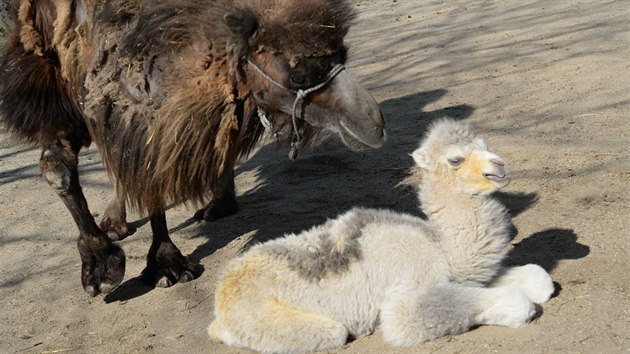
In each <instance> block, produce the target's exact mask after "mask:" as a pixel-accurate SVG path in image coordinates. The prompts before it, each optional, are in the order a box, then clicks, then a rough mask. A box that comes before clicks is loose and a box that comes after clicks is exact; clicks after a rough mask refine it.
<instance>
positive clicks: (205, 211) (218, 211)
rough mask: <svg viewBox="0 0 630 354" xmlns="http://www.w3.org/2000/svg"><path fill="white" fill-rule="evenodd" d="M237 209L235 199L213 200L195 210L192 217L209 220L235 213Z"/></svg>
mask: <svg viewBox="0 0 630 354" xmlns="http://www.w3.org/2000/svg"><path fill="white" fill-rule="evenodd" d="M237 211H238V204H237V203H236V199H231V198H229V199H223V200H216V201H215V200H213V201H211V202H210V203H208V205H206V206H205V207H203V208H201V209H199V210H197V212H195V215H194V216H193V218H194V219H196V220H205V221H208V222H211V221H216V220H219V219H221V218H224V217H226V216H230V215H233V214H236V212H237Z"/></svg>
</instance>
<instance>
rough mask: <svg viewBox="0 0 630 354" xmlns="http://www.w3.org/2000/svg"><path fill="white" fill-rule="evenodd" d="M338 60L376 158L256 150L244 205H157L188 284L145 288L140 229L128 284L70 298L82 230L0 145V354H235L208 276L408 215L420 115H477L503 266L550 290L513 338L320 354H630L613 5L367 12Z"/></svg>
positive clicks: (466, 338)
mask: <svg viewBox="0 0 630 354" xmlns="http://www.w3.org/2000/svg"><path fill="white" fill-rule="evenodd" d="M358 9H359V11H360V16H359V18H358V20H357V23H356V26H355V27H354V28H353V29H352V31H351V33H350V35H349V38H348V42H349V44H350V46H351V51H350V62H349V65H348V66H349V68H350V69H351V70H352V71H354V72H355V73H356V74H357V76H358V77H359V78H360V80H361V81H362V82H363V84H364V85H365V86H366V87H367V88H368V89H369V90H370V91H371V92H372V93H373V94H374V95H375V97H376V98H377V99H378V100H379V102H382V110H383V113H384V114H385V116H386V119H387V124H388V133H389V141H388V143H387V144H386V146H385V147H383V148H382V149H379V150H373V151H368V152H363V153H354V152H350V151H348V150H347V149H346V148H344V147H343V146H342V145H341V144H340V143H338V142H330V143H327V144H325V145H323V146H321V147H318V148H317V149H315V150H312V151H310V152H309V153H307V154H305V155H304V156H302V157H301V158H300V159H299V160H298V161H295V162H291V161H289V160H288V159H287V158H286V154H287V149H286V148H280V149H277V148H276V147H275V146H267V147H264V148H263V149H261V150H260V151H259V152H258V153H257V154H256V155H255V156H254V157H253V158H252V159H250V160H249V161H247V162H246V163H243V164H242V165H240V166H239V168H238V171H237V173H238V176H237V179H236V182H237V188H238V192H239V195H240V203H241V211H240V212H239V213H238V214H237V215H234V216H231V217H228V218H226V219H223V220H220V221H218V222H215V223H195V222H193V221H192V220H191V219H190V216H191V215H192V213H193V210H192V209H187V208H186V207H183V206H182V207H177V208H173V209H171V210H169V212H168V214H167V215H168V221H169V224H170V227H171V230H172V236H173V239H174V240H175V242H176V243H177V244H178V246H179V247H180V248H181V249H182V251H183V252H184V253H186V254H190V256H191V257H192V258H194V259H196V260H198V261H199V262H201V264H203V265H204V266H205V269H206V271H205V272H204V273H203V275H202V276H201V277H200V278H199V279H198V280H195V281H193V282H190V283H187V284H179V285H177V286H174V287H171V288H168V289H150V288H147V287H145V286H143V285H142V284H141V283H140V282H139V281H138V280H137V279H136V277H137V276H138V274H139V273H140V271H141V270H142V268H143V267H144V257H145V254H146V251H147V250H148V247H149V244H150V227H149V225H148V224H147V220H146V219H145V218H144V217H143V216H142V215H133V214H132V215H131V217H130V220H131V221H133V222H134V225H136V226H138V227H139V229H138V231H137V233H136V234H135V235H133V236H132V237H130V238H128V239H126V240H124V241H123V242H122V246H123V247H124V249H125V251H126V254H127V257H128V258H127V259H128V261H127V262H128V265H127V274H126V278H125V280H124V282H123V284H122V285H121V286H120V287H119V288H118V289H116V290H115V291H114V292H113V293H111V294H109V295H107V296H104V297H103V296H99V297H96V298H90V297H89V296H88V295H86V294H85V293H84V292H83V290H82V289H81V285H80V280H79V272H80V263H79V258H78V253H77V249H76V241H75V239H76V236H77V231H76V229H75V225H74V224H73V223H72V220H71V218H70V215H69V213H68V212H67V211H66V209H65V207H64V206H63V204H62V203H61V201H60V200H59V199H58V197H57V196H56V195H55V194H54V192H53V191H52V190H50V189H49V188H48V187H47V186H46V184H45V183H44V182H43V180H42V178H41V176H40V174H39V170H38V167H37V161H38V158H39V151H38V150H37V149H36V148H29V147H24V146H18V145H16V144H15V143H14V142H13V141H12V140H11V139H10V138H9V137H8V136H7V135H6V134H0V201H1V203H2V208H1V210H0V215H1V217H0V304H2V305H1V306H2V310H1V311H0V352H3V353H4V352H28V353H61V352H72V353H87V352H89V353H111V352H120V353H130V352H160V353H197V352H200V353H201V352H206V353H212V352H215V353H244V352H247V351H245V350H242V349H234V348H229V347H226V346H224V345H222V344H220V343H215V342H212V341H210V340H209V339H208V337H207V335H206V326H207V325H208V323H209V321H210V319H211V317H212V308H213V304H212V299H213V292H214V283H215V281H216V275H217V272H218V271H219V270H220V269H221V267H222V266H223V265H224V264H225V263H226V261H227V260H228V259H230V258H232V257H234V256H235V255H237V254H238V252H239V250H241V248H242V247H243V246H245V245H247V244H249V243H251V242H258V241H261V240H265V239H268V238H272V237H277V236H279V235H281V234H283V233H285V232H293V231H299V230H302V229H304V228H308V227H310V226H311V225H313V224H316V223H320V222H322V221H324V220H325V219H326V218H328V217H333V216H335V215H336V214H337V213H339V212H341V211H343V210H346V209H349V208H350V207H352V206H356V205H361V206H367V207H384V208H390V209H394V210H398V211H404V212H409V213H416V214H417V213H418V206H417V203H416V195H415V185H416V184H417V182H418V181H419V178H420V175H419V171H417V170H416V169H415V168H413V167H412V160H411V158H410V157H409V156H408V155H407V154H408V153H409V152H411V151H412V150H413V149H414V148H415V147H416V145H417V144H418V141H419V139H420V137H421V136H422V135H423V134H424V132H425V129H426V126H427V124H428V123H429V122H430V121H431V120H433V119H435V118H437V117H440V116H445V115H446V116H452V117H456V118H460V119H465V120H466V121H469V122H471V123H472V124H474V126H475V127H476V129H477V130H478V132H479V133H480V134H482V135H483V136H484V137H485V139H486V141H487V142H488V144H489V145H490V147H491V148H492V149H493V150H494V151H496V152H497V153H499V154H501V155H502V156H503V157H504V158H505V159H506V160H507V161H508V163H509V165H510V166H511V171H512V174H513V177H514V181H513V183H512V184H511V185H510V186H509V187H508V188H507V190H506V192H505V193H503V194H501V195H500V196H501V198H502V199H503V200H504V201H505V203H506V204H507V205H508V206H509V208H510V210H511V211H512V214H513V215H514V224H515V226H516V227H517V229H518V234H517V235H516V237H515V239H514V241H513V243H512V245H511V251H510V254H509V262H510V263H512V264H524V263H532V262H533V263H538V264H540V265H542V266H544V267H545V268H546V269H547V270H548V271H550V272H551V274H552V276H553V279H554V280H555V281H556V282H557V284H558V289H559V292H558V294H557V296H556V297H554V298H553V299H551V300H550V301H549V302H548V303H546V304H544V305H543V306H542V308H543V314H542V316H541V317H540V318H538V319H537V320H535V321H534V322H533V323H531V324H530V325H529V326H528V327H526V328H522V329H506V328H499V327H480V328H478V329H475V330H473V331H471V332H469V333H466V334H463V335H457V336H452V337H446V338H442V339H439V340H436V341H433V342H429V343H425V344H423V345H421V346H417V347H413V348H392V347H391V346H389V345H388V344H387V343H385V342H384V341H383V340H382V337H381V336H380V335H379V334H378V333H376V334H374V335H371V336H368V337H365V338H360V339H358V340H356V341H354V342H352V343H349V344H347V345H346V346H344V347H343V348H341V349H338V350H334V351H332V352H331V353H342V354H343V353H385V352H387V353H433V352H437V353H455V352H457V353H468V352H475V353H480V352H498V353H506V352H532V353H568V352H570V353H596V352H597V353H625V352H628V351H629V350H630V324H629V321H630V295H629V293H628V291H629V289H628V287H629V285H630V268H629V264H628V255H629V252H628V251H629V246H630V245H629V234H628V231H627V230H628V228H629V227H630V224H629V223H628V220H629V215H630V214H629V212H630V210H629V209H630V193H629V191H630V187H629V186H630V184H629V183H630V147H629V139H630V124H629V123H628V120H629V119H630V91H629V87H630V59H628V58H630V32H629V28H630V6H628V3H627V1H624V0H611V1H599V0H593V1H544V0H541V1H518V2H517V1H470V0H453V1H448V2H443V1H416V0H406V1H403V0H399V1H395V0H394V1H392V0H387V1H385V0H371V1H362V2H360V4H359V6H358ZM81 171H82V181H83V186H84V190H85V193H86V195H87V198H88V201H89V202H90V206H91V208H92V210H93V211H94V212H95V213H98V212H101V211H102V210H104V208H105V206H106V203H107V200H108V197H109V195H110V192H111V185H110V183H109V181H108V180H107V178H106V176H105V174H104V172H103V169H102V166H101V164H100V160H99V158H98V156H97V154H96V149H95V148H94V147H92V148H90V149H88V150H86V151H84V152H83V153H82V155H81Z"/></svg>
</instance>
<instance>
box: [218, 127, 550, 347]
mask: <svg viewBox="0 0 630 354" xmlns="http://www.w3.org/2000/svg"><path fill="white" fill-rule="evenodd" d="M412 156H413V158H414V160H415V161H416V163H417V164H418V166H419V167H420V168H421V169H422V171H423V178H422V183H421V184H420V193H419V198H420V202H421V204H422V209H423V211H424V213H425V214H426V215H427V216H428V221H427V220H423V219H421V218H419V217H414V216H411V215H405V214H400V213H395V212H392V211H387V210H373V209H362V208H355V209H352V210H350V211H348V212H347V213H345V214H343V215H341V216H339V217H338V218H336V219H334V220H329V221H328V222H326V223H325V224H323V225H320V226H316V227H314V228H312V229H311V230H308V231H305V232H303V233H301V234H297V235H296V234H291V235H287V236H285V237H283V238H279V239H275V240H271V241H268V242H265V243H263V244H259V245H256V246H254V247H252V248H251V249H249V250H248V251H247V252H245V253H244V254H243V255H241V256H240V257H238V258H237V259H235V260H233V261H232V262H231V263H230V264H229V265H228V266H227V268H226V270H225V272H224V273H223V275H222V276H221V278H220V280H219V283H218V287H217V290H216V294H215V307H214V312H215V319H214V321H213V322H212V324H211V325H210V327H209V328H208V332H209V334H210V336H211V337H212V338H215V339H219V340H221V341H223V342H225V343H226V344H229V345H234V346H239V347H247V348H251V349H254V350H258V351H262V352H307V351H318V350H325V349H330V348H335V347H339V346H341V345H343V344H344V343H345V342H346V340H347V339H348V337H349V336H353V337H360V336H364V335H367V334H369V333H371V332H373V331H374V330H375V329H380V330H381V331H382V333H383V336H384V338H385V340H387V341H388V342H390V343H392V344H393V345H398V346H410V345H416V344H420V343H422V342H425V341H427V340H431V339H434V338H438V337H441V336H444V335H448V334H456V333H461V332H464V331H467V330H469V329H470V328H471V327H472V326H475V325H479V324H489V325H501V326H508V327H520V326H524V325H525V324H527V323H528V322H529V321H530V320H531V319H532V318H533V316H534V315H535V314H536V307H535V305H534V303H542V302H545V301H547V300H548V299H549V297H550V296H551V294H552V293H553V291H554V285H553V282H552V280H551V277H550V276H549V274H548V273H547V272H546V271H545V270H544V269H542V268H541V267H540V266H538V265H533V264H529V265H526V266H522V267H515V268H510V269H505V268H502V266H501V261H502V259H503V257H504V253H505V248H506V243H507V242H508V240H509V230H510V222H509V219H508V215H507V212H506V209H505V208H504V207H503V205H501V204H500V203H499V202H497V201H495V199H493V198H492V197H491V196H490V194H491V193H492V192H494V191H496V190H497V189H499V188H502V187H504V186H506V185H507V184H508V183H509V181H510V176H509V174H508V171H507V169H506V166H505V163H504V162H503V160H502V159H501V158H500V157H499V156H497V155H495V154H493V153H491V152H489V151H488V150H487V148H486V145H485V144H484V142H483V140H482V139H481V138H478V137H477V136H475V134H474V133H473V131H472V130H471V129H470V127H469V126H468V125H465V124H462V123H459V122H455V121H452V120H441V121H438V122H437V123H435V124H433V126H432V127H431V129H430V132H429V134H428V136H427V137H426V138H425V139H424V141H423V143H422V145H421V146H420V148H419V149H417V150H416V151H414V153H413V155H412Z"/></svg>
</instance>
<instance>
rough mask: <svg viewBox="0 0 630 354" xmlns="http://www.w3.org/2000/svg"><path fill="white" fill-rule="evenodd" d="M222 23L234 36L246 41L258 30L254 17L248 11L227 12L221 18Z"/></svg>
mask: <svg viewBox="0 0 630 354" xmlns="http://www.w3.org/2000/svg"><path fill="white" fill-rule="evenodd" d="M223 22H225V24H226V25H227V26H228V28H229V29H230V31H232V33H234V34H235V35H237V36H239V37H241V38H243V39H248V38H249V37H251V36H252V35H253V34H254V32H256V29H257V28H258V21H256V16H254V15H253V14H252V13H250V12H248V11H239V12H238V13H236V12H228V13H226V14H225V15H224V16H223Z"/></svg>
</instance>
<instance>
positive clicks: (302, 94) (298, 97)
mask: <svg viewBox="0 0 630 354" xmlns="http://www.w3.org/2000/svg"><path fill="white" fill-rule="evenodd" d="M247 63H248V64H249V65H250V66H251V67H252V68H253V69H254V70H255V71H256V72H257V73H258V74H260V76H262V77H264V78H265V79H266V80H267V81H269V82H271V83H272V84H274V85H275V86H277V87H279V88H281V89H283V90H285V91H289V92H291V93H293V94H295V101H293V109H292V112H291V121H292V123H293V134H294V139H293V142H292V143H291V145H292V146H293V147H294V148H295V144H297V143H298V142H299V141H300V140H302V136H301V134H300V131H299V129H298V127H297V118H298V117H300V115H301V114H302V113H303V112H300V114H298V103H299V102H301V101H304V99H305V98H306V97H307V96H308V95H309V94H310V93H311V92H315V91H317V90H319V89H321V88H322V87H324V86H326V85H328V84H329V83H330V82H331V81H332V80H333V79H334V78H335V76H337V75H338V74H339V73H340V72H342V71H343V70H344V69H345V67H344V66H343V65H342V64H337V65H335V66H334V67H333V68H332V69H330V71H329V72H328V74H326V77H325V78H324V80H322V82H320V83H319V84H317V85H315V86H313V87H309V88H306V89H299V90H293V89H290V88H288V87H286V86H284V85H283V84H281V83H280V82H278V81H276V80H275V79H274V78H272V77H271V76H269V74H267V73H266V72H265V71H264V70H263V69H262V68H261V67H259V66H258V65H256V64H254V63H253V62H252V61H251V60H249V59H247ZM261 112H262V111H261V110H260V109H259V110H258V116H259V117H261V118H260V119H261V122H262V123H263V125H265V127H266V126H267V125H269V124H270V122H269V120H268V119H267V118H266V115H265V114H264V112H262V115H261ZM263 117H264V119H263ZM292 153H293V151H292ZM296 156H297V153H296Z"/></svg>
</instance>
